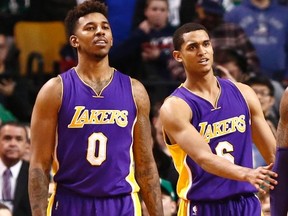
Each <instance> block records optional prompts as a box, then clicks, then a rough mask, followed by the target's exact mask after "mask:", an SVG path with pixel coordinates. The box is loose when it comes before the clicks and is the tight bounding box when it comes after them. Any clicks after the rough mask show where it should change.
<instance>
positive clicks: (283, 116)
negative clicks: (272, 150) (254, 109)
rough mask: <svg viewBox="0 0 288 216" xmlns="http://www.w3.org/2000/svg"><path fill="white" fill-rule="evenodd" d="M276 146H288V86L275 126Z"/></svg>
mask: <svg viewBox="0 0 288 216" xmlns="http://www.w3.org/2000/svg"><path fill="white" fill-rule="evenodd" d="M277 146H278V147H280V148H287V147H288V88H286V90H285V91H284V94H283V96H282V99H281V103H280V119H279V124H278V127H277Z"/></svg>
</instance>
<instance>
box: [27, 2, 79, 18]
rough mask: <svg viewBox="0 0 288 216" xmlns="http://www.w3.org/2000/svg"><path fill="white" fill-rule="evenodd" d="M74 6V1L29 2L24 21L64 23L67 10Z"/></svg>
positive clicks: (75, 3)
mask: <svg viewBox="0 0 288 216" xmlns="http://www.w3.org/2000/svg"><path fill="white" fill-rule="evenodd" d="M25 1H27V0H25ZM76 5H77V1H76V0H45V1H39V0H30V8H29V10H28V12H27V14H26V17H25V20H30V21H64V18H65V15H66V14H67V12H68V10H70V9H72V8H73V7H74V6H76Z"/></svg>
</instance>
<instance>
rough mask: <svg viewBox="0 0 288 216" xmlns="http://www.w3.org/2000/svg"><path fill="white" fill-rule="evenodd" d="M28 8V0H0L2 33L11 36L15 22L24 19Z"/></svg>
mask: <svg viewBox="0 0 288 216" xmlns="http://www.w3.org/2000/svg"><path fill="white" fill-rule="evenodd" d="M29 8H30V1H29V0H1V1H0V23H1V28H2V31H3V34H5V35H6V36H8V37H12V38H13V29H14V25H15V23H16V22H18V21H19V20H23V19H25V17H26V14H27V12H28V10H29Z"/></svg>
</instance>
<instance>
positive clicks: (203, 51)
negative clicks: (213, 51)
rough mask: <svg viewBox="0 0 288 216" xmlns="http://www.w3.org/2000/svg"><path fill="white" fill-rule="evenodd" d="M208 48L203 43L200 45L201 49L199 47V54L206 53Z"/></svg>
mask: <svg viewBox="0 0 288 216" xmlns="http://www.w3.org/2000/svg"><path fill="white" fill-rule="evenodd" d="M206 52H207V51H206V48H205V47H204V46H202V45H200V46H199V49H198V54H199V55H204V54H205V53H206Z"/></svg>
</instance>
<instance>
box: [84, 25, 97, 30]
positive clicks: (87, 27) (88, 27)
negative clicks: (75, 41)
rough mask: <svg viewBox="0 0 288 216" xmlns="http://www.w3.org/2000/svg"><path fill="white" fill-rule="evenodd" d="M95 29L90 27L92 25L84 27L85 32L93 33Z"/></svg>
mask: <svg viewBox="0 0 288 216" xmlns="http://www.w3.org/2000/svg"><path fill="white" fill-rule="evenodd" d="M95 29H96V28H95V27H94V26H92V25H88V26H86V28H85V30H87V31H94V30H95Z"/></svg>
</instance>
